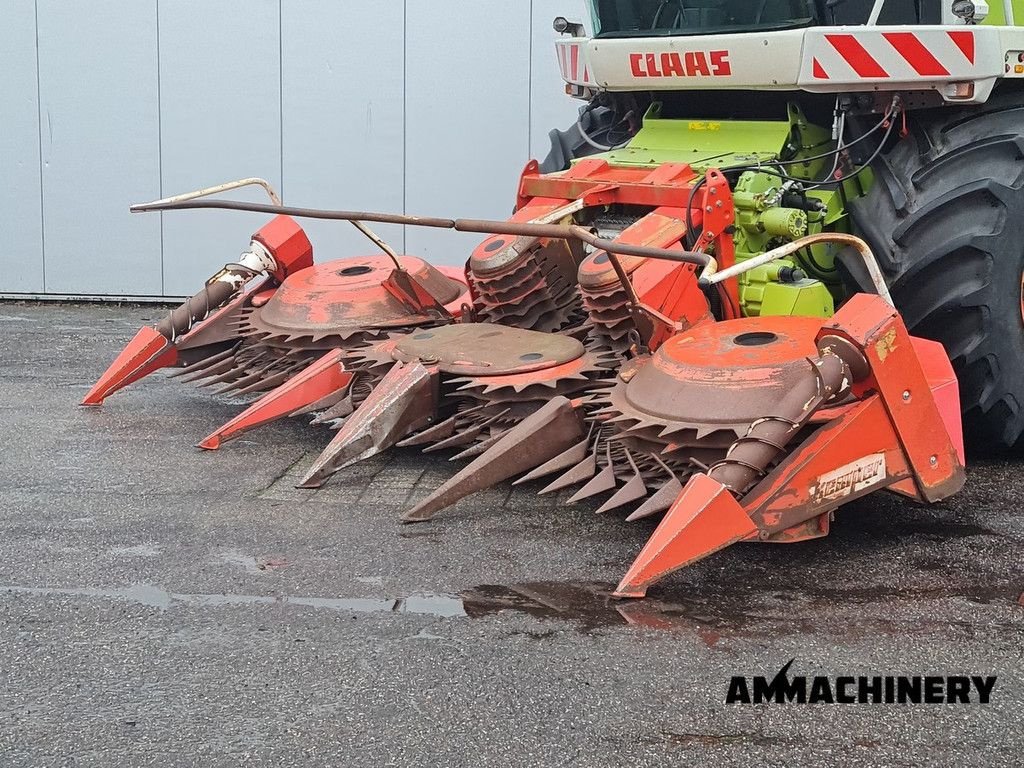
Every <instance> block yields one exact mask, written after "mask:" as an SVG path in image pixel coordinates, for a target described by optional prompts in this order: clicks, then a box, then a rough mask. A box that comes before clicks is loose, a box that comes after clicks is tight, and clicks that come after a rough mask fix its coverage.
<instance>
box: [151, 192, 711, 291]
mask: <svg viewBox="0 0 1024 768" xmlns="http://www.w3.org/2000/svg"><path fill="white" fill-rule="evenodd" d="M202 208H206V209H214V210H226V211H249V212H252V213H268V214H283V215H285V216H295V217H297V218H309V219H328V220H331V221H372V222H375V223H379V224H407V225H410V226H415V227H433V228H435V229H454V230H456V231H458V232H476V233H479V234H488V235H514V236H517V237H519V236H525V237H548V238H562V239H566V238H572V239H575V240H582V241H583V242H585V243H588V244H589V245H591V246H593V247H594V248H597V249H599V250H602V251H607V252H609V253H615V254H618V255H620V256H640V257H643V258H654V259H664V260H667V261H675V262H680V263H683V264H696V265H698V266H700V267H701V268H702V271H701V274H700V278H701V279H705V280H706V279H709V278H710V277H711V276H712V275H714V274H715V272H716V271H717V270H718V263H717V262H716V261H715V260H714V259H713V258H712V257H711V256H709V255H708V254H706V253H701V252H699V251H673V250H669V249H667V248H654V247H651V246H646V245H630V244H628V243H618V242H615V241H614V240H607V239H605V238H603V237H600V236H598V235H596V234H594V233H593V232H591V231H590V230H589V229H587V228H586V227H581V226H579V225H577V224H533V223H528V222H517V221H489V220H487V219H442V218H435V217H429V216H406V215H404V214H398V213H372V212H369V211H332V210H323V209H319V208H298V207H295V206H291V205H266V204H264V203H243V202H238V201H235V200H183V201H175V202H169V201H161V200H158V201H155V202H152V203H141V204H138V205H133V206H132V207H131V211H132V213H142V212H145V211H174V210H191V209H202Z"/></svg>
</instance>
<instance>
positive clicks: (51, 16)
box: [38, 0, 161, 295]
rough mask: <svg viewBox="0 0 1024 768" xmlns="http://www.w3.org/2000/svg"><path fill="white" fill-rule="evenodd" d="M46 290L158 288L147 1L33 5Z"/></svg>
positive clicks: (47, 0) (153, 86) (152, 41)
mask: <svg viewBox="0 0 1024 768" xmlns="http://www.w3.org/2000/svg"><path fill="white" fill-rule="evenodd" d="M38 20H39V30H38V34H39V93H40V114H41V121H40V122H41V125H40V126H39V135H40V140H41V142H42V192H43V229H44V242H45V248H46V252H45V259H46V262H45V263H46V290H47V291H49V292H53V293H64V294H77V293H81V294H99V293H103V294H115V295H125V294H131V295H153V294H159V293H160V290H161V288H160V223H159V221H158V219H157V217H155V216H133V215H131V214H129V213H128V205H129V204H130V203H133V202H136V201H139V200H146V199H150V198H152V197H153V196H155V195H156V194H157V193H158V191H159V188H160V184H159V144H158V133H159V114H158V104H157V53H156V3H155V2H126V1H125V0H90V2H67V0H39V2H38Z"/></svg>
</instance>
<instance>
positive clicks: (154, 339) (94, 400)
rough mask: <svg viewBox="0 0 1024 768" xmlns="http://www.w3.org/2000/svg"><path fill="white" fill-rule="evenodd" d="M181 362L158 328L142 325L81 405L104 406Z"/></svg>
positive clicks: (175, 350)
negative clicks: (120, 392) (137, 383)
mask: <svg viewBox="0 0 1024 768" xmlns="http://www.w3.org/2000/svg"><path fill="white" fill-rule="evenodd" d="M177 361H178V350H177V349H176V348H175V347H174V345H173V344H171V342H170V341H169V340H168V339H167V337H166V336H164V335H163V334H162V333H160V332H159V331H158V330H156V328H153V327H151V326H148V325H146V326H143V327H142V328H140V329H139V332H138V333H136V334H135V338H133V339H132V340H131V341H129V342H128V344H127V346H126V347H125V348H124V349H123V350H121V354H119V355H118V356H117V358H116V359H115V360H114V362H112V363H111V364H110V367H108V368H107V370H106V371H105V372H104V373H103V375H102V376H100V378H99V380H98V381H97V382H96V383H95V384H93V386H92V389H90V390H89V393H88V394H87V395H86V396H85V398H84V399H83V400H82V405H101V404H102V403H103V401H104V400H105V399H106V398H107V397H109V396H110V395H112V394H113V393H114V392H117V390H119V389H123V388H124V387H127V386H128V385H129V384H131V383H132V382H135V381H138V380H139V379H141V378H143V377H145V376H148V375H149V374H151V373H153V371H158V370H160V369H161V368H167V367H169V366H172V365H174V364H175V363H176V362H177Z"/></svg>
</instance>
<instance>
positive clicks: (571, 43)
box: [555, 38, 593, 85]
mask: <svg viewBox="0 0 1024 768" xmlns="http://www.w3.org/2000/svg"><path fill="white" fill-rule="evenodd" d="M555 53H557V54H558V68H559V70H561V72H562V79H563V80H565V82H567V83H571V84H573V85H591V84H592V83H593V79H592V78H591V75H590V67H589V66H588V65H587V61H586V50H585V49H584V47H583V43H582V42H581V41H580V40H579V39H575V38H567V39H562V40H556V41H555Z"/></svg>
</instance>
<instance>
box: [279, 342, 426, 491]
mask: <svg viewBox="0 0 1024 768" xmlns="http://www.w3.org/2000/svg"><path fill="white" fill-rule="evenodd" d="M437 378H438V373H437V368H434V367H432V368H426V367H424V365H423V364H422V363H420V362H412V363H396V364H395V365H394V366H392V368H391V370H389V371H388V372H387V374H385V376H384V378H383V379H381V380H380V383H379V384H377V386H376V387H374V389H373V391H372V392H371V393H370V395H369V396H368V397H367V398H366V399H365V400H364V401H363V402H362V403H360V405H359V407H358V408H356V410H355V412H354V413H353V414H352V415H351V416H349V417H348V419H347V420H346V421H345V423H344V425H343V426H342V427H341V429H339V430H338V434H337V435H335V436H334V439H333V440H332V441H331V442H330V443H329V444H328V446H327V447H326V448H325V449H324V451H323V453H321V454H320V456H319V457H318V458H317V460H316V462H315V463H314V464H313V467H312V468H311V469H310V470H309V472H308V473H307V474H306V476H305V477H304V478H303V479H302V482H301V483H299V485H298V487H299V488H319V487H320V486H321V485H323V484H324V483H325V482H326V481H327V478H328V477H330V476H331V475H333V474H334V473H335V472H337V471H338V470H340V469H344V468H345V467H347V466H350V465H352V464H355V463H356V462H358V461H362V460H363V459H368V458H369V457H370V456H374V455H376V454H378V453H380V452H381V451H386V450H387V449H388V448H390V447H392V446H393V445H395V444H396V443H397V442H398V441H399V440H401V439H402V438H404V437H406V436H407V435H409V434H410V433H411V432H413V431H414V430H417V429H422V428H423V427H425V426H427V425H428V424H430V423H432V422H433V421H434V420H435V418H436V417H437V404H438V403H437V401H438V382H437Z"/></svg>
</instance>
